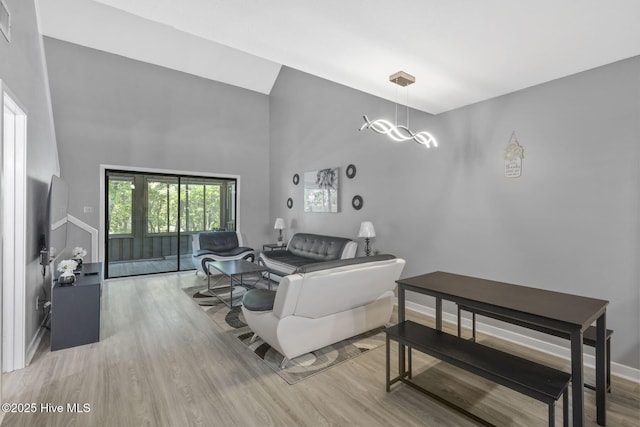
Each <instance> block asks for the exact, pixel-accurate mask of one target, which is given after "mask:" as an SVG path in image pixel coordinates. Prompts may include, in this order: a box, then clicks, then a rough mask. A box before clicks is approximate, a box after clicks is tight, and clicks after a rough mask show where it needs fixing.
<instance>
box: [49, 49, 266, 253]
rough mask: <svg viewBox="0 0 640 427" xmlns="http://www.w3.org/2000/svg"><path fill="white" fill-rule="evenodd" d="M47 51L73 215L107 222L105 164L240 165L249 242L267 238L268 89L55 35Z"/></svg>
mask: <svg viewBox="0 0 640 427" xmlns="http://www.w3.org/2000/svg"><path fill="white" fill-rule="evenodd" d="M45 51H46V56H47V64H48V67H49V78H50V85H51V98H52V103H53V110H54V117H55V127H56V136H57V140H58V147H59V150H60V167H61V170H62V178H63V179H64V180H65V181H66V182H67V183H68V184H69V186H70V193H71V196H70V200H69V212H70V213H71V214H72V215H74V216H75V217H77V218H79V219H81V220H82V221H84V222H85V223H87V224H89V225H91V226H93V227H95V228H97V229H100V228H101V227H100V224H99V211H100V200H99V193H100V181H99V179H100V176H99V166H100V164H108V165H118V166H131V167H141V168H154V169H169V170H177V171H188V172H192V173H194V174H197V173H199V172H204V173H219V174H233V175H240V177H241V178H240V200H239V206H240V218H239V219H240V224H241V225H240V231H241V232H242V234H243V237H244V239H245V242H244V243H245V244H246V245H248V246H253V247H255V248H261V247H262V246H261V245H262V243H263V242H264V241H265V239H266V238H267V236H266V233H267V231H268V226H267V225H268V222H269V221H268V215H269V183H268V180H267V179H266V177H268V173H269V172H268V171H269V161H268V157H269V111H268V107H269V102H268V97H267V96H266V95H262V94H259V93H257V92H252V91H248V90H245V89H240V88H237V87H234V86H230V85H226V84H222V83H217V82H213V81H210V80H206V79H202V78H199V77H195V76H192V75H189V74H184V73H180V72H177V71H173V70H169V69H166V68H162V67H158V66H155V65H150V64H146V63H143V62H139V61H134V60H130V59H127V58H124V57H121V56H117V55H112V54H108V53H105V52H101V51H97V50H93V49H89V48H85V47H81V46H78V45H75V44H71V43H67V42H63V41H60V40H56V39H51V38H45ZM85 206H91V207H93V213H84V207H85ZM75 244H76V243H75V242H69V246H71V247H72V246H74V245H75Z"/></svg>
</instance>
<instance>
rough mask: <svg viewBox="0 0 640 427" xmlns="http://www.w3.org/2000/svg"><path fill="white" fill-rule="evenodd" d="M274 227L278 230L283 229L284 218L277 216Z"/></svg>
mask: <svg viewBox="0 0 640 427" xmlns="http://www.w3.org/2000/svg"><path fill="white" fill-rule="evenodd" d="M273 228H274V229H276V230H282V229H283V228H285V226H284V219H282V218H276V223H275V224H274V225H273Z"/></svg>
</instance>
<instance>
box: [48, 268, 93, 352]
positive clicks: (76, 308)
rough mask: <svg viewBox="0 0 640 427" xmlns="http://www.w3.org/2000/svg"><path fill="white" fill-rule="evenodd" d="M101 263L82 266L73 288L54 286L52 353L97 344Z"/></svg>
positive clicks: (52, 299)
mask: <svg viewBox="0 0 640 427" xmlns="http://www.w3.org/2000/svg"><path fill="white" fill-rule="evenodd" d="M101 288H102V263H101V262H98V263H88V264H84V265H83V266H82V269H81V271H80V273H79V274H78V275H76V281H75V283H73V284H72V285H65V286H62V285H60V284H59V283H57V282H56V283H55V284H54V286H53V292H52V294H51V350H52V351H53V350H61V349H63V348H69V347H75V346H78V345H84V344H89V343H92V342H97V341H99V340H100V294H101Z"/></svg>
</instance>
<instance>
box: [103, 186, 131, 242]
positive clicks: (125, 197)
mask: <svg viewBox="0 0 640 427" xmlns="http://www.w3.org/2000/svg"><path fill="white" fill-rule="evenodd" d="M133 189H134V185H133V178H131V177H116V176H111V177H109V191H108V194H109V215H108V216H107V218H108V220H109V234H110V235H111V234H124V235H126V234H132V232H133V230H132V218H133Z"/></svg>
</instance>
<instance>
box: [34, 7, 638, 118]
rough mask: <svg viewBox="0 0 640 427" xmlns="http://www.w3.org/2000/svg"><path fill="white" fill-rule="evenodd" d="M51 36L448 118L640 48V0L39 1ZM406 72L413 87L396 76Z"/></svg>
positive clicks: (245, 82)
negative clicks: (368, 97)
mask: <svg viewBox="0 0 640 427" xmlns="http://www.w3.org/2000/svg"><path fill="white" fill-rule="evenodd" d="M38 15H39V20H40V28H41V31H42V33H43V34H44V35H47V36H50V37H54V38H58V39H61V40H66V41H69V42H73V43H77V44H80V45H84V46H88V47H92V48H96V49H100V50H104V51H107V52H111V53H116V54H119V55H123V56H126V57H129V58H133V59H138V60H142V61H146V62H150V63H154V64H157V65H161V66H164V67H168V68H172V69H176V70H180V71H184V72H188V73H191V74H194V75H198V76H202V77H206V78H209V79H213V80H217V81H222V82H225V83H229V84H233V85H236V86H240V87H244V88H247V89H251V90H255V91H258V92H261V93H266V94H268V93H269V92H270V91H271V88H272V86H273V83H274V81H275V79H276V77H277V74H278V72H279V70H280V67H281V66H282V65H285V66H288V67H292V68H295V69H298V70H301V71H304V72H307V73H310V74H313V75H316V76H319V77H322V78H325V79H328V80H331V81H334V82H337V83H340V84H343V85H346V86H350V87H353V88H355V89H359V90H362V91H364V92H367V93H370V94H373V95H376V96H380V97H382V98H386V99H389V100H391V101H398V100H399V101H400V102H401V103H403V104H404V103H408V104H409V105H410V106H412V107H414V108H417V109H419V110H422V111H426V112H430V113H434V114H436V113H440V112H443V111H447V110H451V109H454V108H457V107H461V106H464V105H468V104H472V103H474V102H478V101H482V100H484V99H489V98H493V97H495V96H499V95H502V94H505V93H509V92H513V91H516V90H520V89H523V88H526V87H530V86H533V85H536V84H540V83H543V82H547V81H550V80H553V79H557V78H560V77H563V76H567V75H570V74H575V73H577V72H580V71H584V70H588V69H591V68H594V67H598V66H601V65H605V64H608V63H611V62H615V61H618V60H620V59H625V58H629V57H632V56H637V55H640V24H639V22H640V1H638V0H612V1H602V0H563V1H558V0H535V1H505V0H449V1H443V0H398V1H395V2H394V1H385V2H383V1H380V0H323V1H317V0H316V1H313V0H271V1H266V0H179V1H176V0H137V1H131V0H38ZM399 70H403V71H406V72H408V73H410V74H413V75H414V76H416V79H417V81H416V83H415V84H413V85H411V86H409V88H408V89H407V90H405V89H400V92H398V91H397V90H396V89H397V86H396V85H393V84H392V83H389V82H388V76H389V75H390V74H392V73H394V72H396V71H399Z"/></svg>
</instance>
